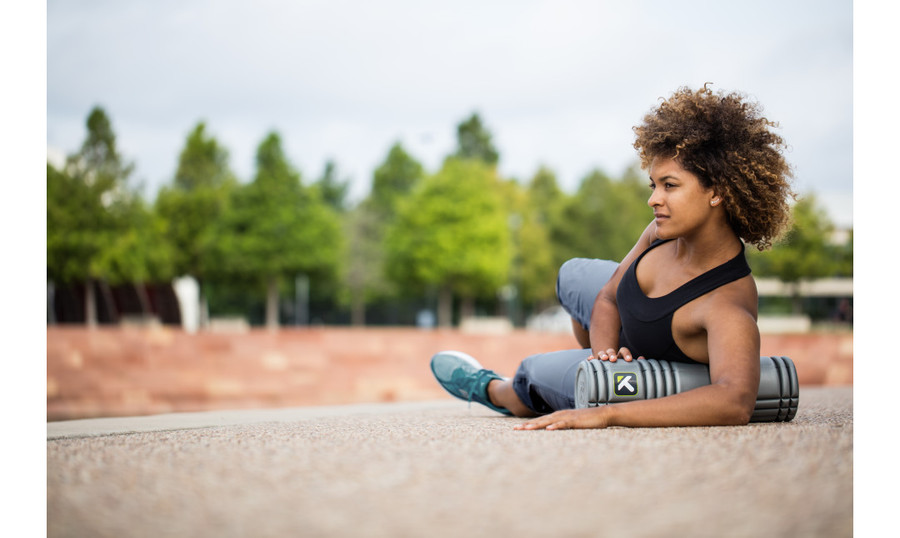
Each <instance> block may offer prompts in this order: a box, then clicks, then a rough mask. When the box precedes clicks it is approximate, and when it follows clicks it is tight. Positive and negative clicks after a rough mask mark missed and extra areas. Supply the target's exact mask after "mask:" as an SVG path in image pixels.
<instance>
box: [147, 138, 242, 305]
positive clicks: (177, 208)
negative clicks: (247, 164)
mask: <svg viewBox="0 0 900 538" xmlns="http://www.w3.org/2000/svg"><path fill="white" fill-rule="evenodd" d="M236 185H237V179H236V178H235V176H234V174H233V173H232V171H231V169H230V167H229V165H228V151H227V150H226V149H225V148H223V147H222V146H221V145H220V144H219V142H218V141H217V140H216V139H215V137H213V136H211V135H207V133H206V124H205V123H204V122H202V121H201V122H198V123H197V125H196V126H195V127H194V129H193V130H191V132H190V133H189V134H188V136H187V139H186V140H185V144H184V147H183V148H182V150H181V153H180V154H179V157H178V167H177V168H176V170H175V175H174V178H173V182H172V185H171V186H164V187H163V188H162V189H160V192H159V194H158V196H157V198H156V204H155V211H156V213H157V214H158V215H160V217H162V218H163V219H164V220H165V224H166V225H165V236H166V239H167V240H168V241H169V243H170V244H171V245H172V246H173V249H174V259H173V265H174V272H175V274H178V275H191V276H193V277H194V278H196V279H197V281H198V283H199V284H200V293H201V296H200V303H201V305H202V304H204V303H205V298H204V291H203V283H204V280H205V278H206V276H207V274H208V273H209V268H208V267H207V266H208V263H207V257H206V252H205V250H204V245H206V244H208V237H207V236H208V235H209V234H210V233H212V229H213V226H214V225H215V223H216V222H217V221H218V220H219V218H221V216H222V213H223V212H224V210H225V204H226V203H227V201H228V196H229V192H230V190H232V189H234V188H235V187H236ZM204 310H205V309H204V308H201V309H200V311H201V312H203V311H204Z"/></svg>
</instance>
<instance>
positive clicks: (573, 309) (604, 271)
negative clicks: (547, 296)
mask: <svg viewBox="0 0 900 538" xmlns="http://www.w3.org/2000/svg"><path fill="white" fill-rule="evenodd" d="M618 266H619V264H618V263H616V262H614V261H610V260H597V259H592V258H572V259H571V260H569V261H567V262H566V263H564V264H562V266H560V268H559V275H558V276H557V278H556V297H557V298H558V299H559V304H560V305H561V306H562V307H563V309H565V311H566V312H568V313H569V315H570V316H572V332H573V333H574V334H575V340H576V341H578V345H580V346H581V347H582V348H585V349H587V348H590V347H591V338H590V332H589V330H588V328H589V327H590V324H591V312H592V311H593V310H594V300H596V299H597V294H598V293H600V290H601V289H603V286H604V285H605V284H606V283H607V282H608V281H609V279H610V278H612V275H613V272H615V270H616V267H618Z"/></svg>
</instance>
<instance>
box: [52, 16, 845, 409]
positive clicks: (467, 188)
mask: <svg viewBox="0 0 900 538" xmlns="http://www.w3.org/2000/svg"><path fill="white" fill-rule="evenodd" d="M852 37H853V36H852V4H851V2H850V1H849V0H843V1H826V2H811V1H799V0H787V1H784V0H779V1H777V2H775V1H771V2H770V1H763V2H756V3H754V4H753V7H752V9H748V8H747V7H746V5H743V4H737V3H730V2H729V3H726V2H713V1H701V0H688V1H686V2H680V3H677V5H676V4H672V3H671V2H668V3H666V2H660V1H650V0H647V1H641V2H627V1H625V0H611V1H603V2H577V1H573V2H563V3H559V2H556V3H551V2H543V1H532V2H489V3H484V2H479V3H475V2H465V1H462V2H460V1H457V2H452V3H450V2H437V3H428V4H427V5H426V4H421V3H416V2H406V1H386V2H377V3H362V2H342V1H335V2H312V1H306V2H303V1H301V2H276V1H260V2H252V3H251V2H238V1H225V2H222V1H219V2H206V1H199V0H188V1H178V2H169V1H162V2H141V1H136V2H112V1H65V2H63V1H54V0H51V1H50V2H48V3H47V183H46V185H47V238H46V239H47V252H46V256H47V257H46V259H47V405H48V409H47V414H48V419H49V420H59V419H67V418H81V417H88V416H113V415H133V414H146V413H155V412H168V411H182V410H201V409H216V408H223V407H227V408H235V407H254V406H287V405H321V404H335V403H351V402H363V401H395V400H412V399H429V398H439V397H445V395H444V394H443V392H442V391H441V390H440V388H439V387H438V386H437V385H436V383H434V382H433V381H432V380H431V379H430V372H429V371H428V367H427V361H428V359H429V358H430V356H431V354H433V353H434V352H435V351H438V350H440V349H446V348H456V349H462V350H464V351H467V352H470V353H472V354H474V355H476V356H477V357H479V358H482V359H483V361H484V362H485V363H490V364H492V365H493V364H497V365H498V367H497V368H496V369H497V370H498V371H500V372H501V373H503V374H506V375H511V374H512V373H513V372H514V369H515V366H516V364H517V363H518V361H520V360H521V359H522V358H524V357H525V356H527V355H530V354H532V353H537V352H543V351H552V350H555V349H563V348H570V347H575V341H574V339H573V338H572V337H571V335H570V334H569V332H568V331H569V321H568V318H567V316H566V315H565V314H564V313H563V312H562V311H561V309H560V308H559V307H558V305H557V302H556V298H555V294H554V286H555V279H556V271H557V269H558V267H559V266H560V265H561V264H562V262H564V261H565V260H567V259H569V258H572V257H596V258H606V259H614V260H619V259H621V258H622V257H623V256H624V255H625V254H626V253H627V252H628V250H629V249H630V248H631V246H632V245H633V244H634V241H635V239H636V238H637V236H638V235H639V234H640V231H641V230H643V228H644V227H645V226H646V224H647V223H648V222H649V220H650V219H651V218H652V213H651V211H650V209H649V208H648V206H647V205H646V201H647V198H648V197H649V194H650V191H649V188H648V186H647V182H648V181H647V176H646V173H645V172H644V171H642V170H640V168H639V166H638V165H637V158H636V155H635V152H634V149H633V148H632V146H631V144H632V141H633V133H632V131H631V127H632V126H633V125H635V124H637V123H639V122H640V121H641V118H642V117H643V115H644V114H645V113H647V112H648V111H649V110H650V109H651V108H652V107H653V106H655V104H656V103H657V102H658V101H659V99H660V98H665V97H667V96H668V95H670V94H671V93H672V92H673V91H674V90H675V89H677V88H678V87H680V86H684V85H687V86H691V87H699V86H702V85H703V84H704V83H706V82H710V83H712V86H711V87H712V89H713V90H725V91H740V92H742V93H745V94H747V95H748V96H750V98H751V99H754V100H758V101H759V102H760V104H761V105H762V107H763V110H764V112H765V114H766V116H767V117H768V118H769V119H772V120H775V121H777V122H779V129H778V130H779V134H781V135H782V136H783V137H784V138H785V140H786V141H787V143H788V144H789V145H790V149H789V151H788V153H787V154H786V157H787V159H788V160H789V162H791V163H792V165H793V166H794V172H795V190H797V191H798V192H799V193H800V195H801V196H800V198H799V200H798V201H797V202H796V204H795V205H794V206H793V211H794V228H793V229H792V230H791V232H790V233H788V234H787V235H786V236H785V238H784V239H783V241H782V242H781V243H779V244H778V245H776V246H775V248H773V249H772V250H771V251H767V252H765V253H758V252H756V251H754V250H752V249H748V256H749V259H750V263H751V265H752V267H753V270H754V274H755V276H756V278H757V282H758V284H759V289H760V296H761V297H760V314H761V318H760V327H761V330H762V331H763V353H764V354H771V355H787V356H791V357H792V358H793V359H794V361H795V363H797V365H798V370H799V373H800V378H801V383H805V384H823V383H824V384H850V383H852V359H853V352H852V348H853V340H852V338H853V336H852V335H853V333H852V327H853V214H852V192H853V177H852V175H853V172H852V146H853V144H852V123H853V114H852V87H853V86H852V82H853V80H852V72H853V50H852V43H853V39H852Z"/></svg>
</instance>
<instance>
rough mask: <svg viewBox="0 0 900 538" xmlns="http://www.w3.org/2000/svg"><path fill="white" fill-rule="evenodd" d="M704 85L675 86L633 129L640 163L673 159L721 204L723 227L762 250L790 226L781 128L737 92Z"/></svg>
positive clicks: (787, 169)
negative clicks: (694, 88)
mask: <svg viewBox="0 0 900 538" xmlns="http://www.w3.org/2000/svg"><path fill="white" fill-rule="evenodd" d="M706 86H707V84H705V85H704V86H703V88H702V89H699V90H697V91H692V90H690V89H689V88H687V87H682V88H679V89H678V90H677V91H676V92H675V93H674V94H673V95H672V97H670V98H669V99H667V100H665V101H663V102H662V103H661V104H660V105H659V106H658V107H656V108H655V109H653V110H651V111H650V113H648V114H647V115H646V116H644V120H643V123H642V124H641V125H638V126H636V127H634V132H635V135H636V139H635V142H634V148H635V149H636V150H638V154H639V155H640V158H641V166H642V167H643V168H648V167H649V166H650V163H651V162H652V161H653V159H654V158H656V157H661V158H671V159H675V161H676V162H678V164H680V165H681V167H682V168H684V169H685V170H687V171H688V172H691V173H692V174H694V175H696V176H697V177H698V178H699V179H700V184H701V185H703V187H704V188H707V189H709V188H712V189H713V190H714V191H715V193H716V194H717V195H718V196H720V197H721V198H722V200H723V202H724V207H725V211H726V213H727V215H728V223H729V224H730V225H731V227H732V229H734V231H735V233H737V235H738V236H739V237H740V238H741V239H743V240H744V241H745V242H747V243H750V244H752V245H754V246H756V248H757V249H759V250H765V249H767V248H769V247H771V246H772V243H773V241H775V240H776V239H777V238H778V237H779V236H780V235H781V234H782V233H784V232H785V231H786V230H787V228H788V227H789V226H790V221H791V218H790V215H791V210H790V206H789V205H788V198H796V194H795V193H794V192H793V190H792V189H791V185H790V179H792V178H793V173H792V171H791V167H790V165H789V164H788V163H787V161H786V160H785V159H784V157H783V156H782V151H783V149H784V147H785V144H784V141H783V140H782V138H781V137H780V136H779V135H777V134H775V133H774V132H772V131H771V130H770V128H773V127H778V124H777V123H775V122H772V121H769V120H768V119H766V118H765V117H763V116H762V115H761V113H760V107H759V106H758V104H757V103H752V102H748V101H747V100H746V99H745V97H744V96H743V95H741V94H738V93H729V94H727V95H726V94H724V93H722V92H719V93H713V92H712V90H710V89H708V88H707V87H706Z"/></svg>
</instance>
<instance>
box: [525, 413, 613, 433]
mask: <svg viewBox="0 0 900 538" xmlns="http://www.w3.org/2000/svg"><path fill="white" fill-rule="evenodd" d="M601 412H602V409H599V408H592V409H567V410H563V411H557V412H555V413H551V414H549V415H544V416H542V417H537V418H534V419H531V420H529V421H528V422H523V423H521V424H516V425H515V426H513V429H515V430H568V429H573V428H605V427H606V424H605V423H604V422H603V420H604V419H603V416H602V415H601Z"/></svg>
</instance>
